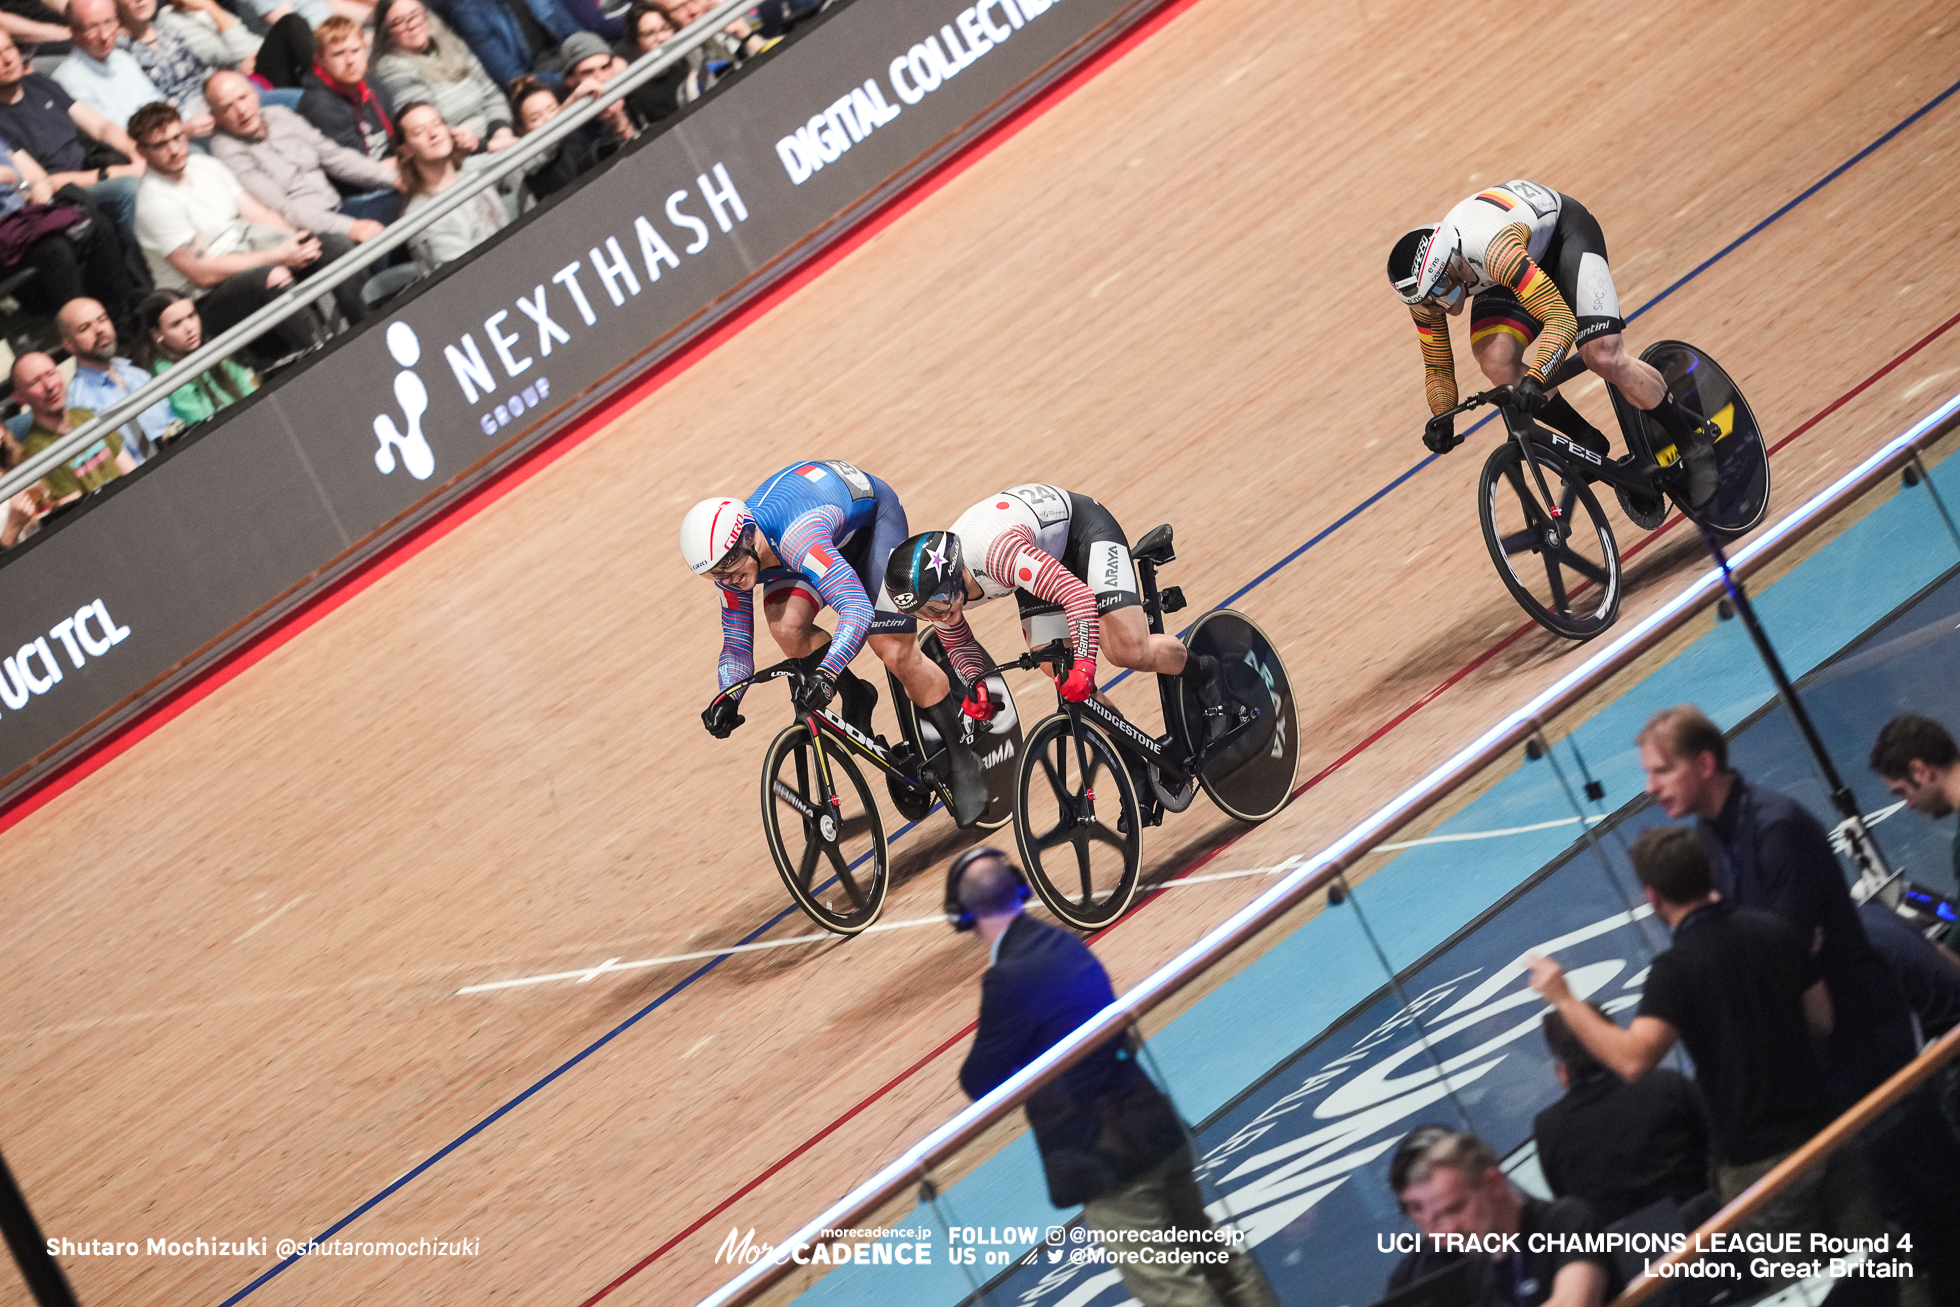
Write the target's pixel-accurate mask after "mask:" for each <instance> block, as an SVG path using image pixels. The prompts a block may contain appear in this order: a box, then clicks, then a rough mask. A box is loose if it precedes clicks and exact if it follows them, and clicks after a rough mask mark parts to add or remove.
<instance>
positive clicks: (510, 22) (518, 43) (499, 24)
mask: <svg viewBox="0 0 1960 1307" xmlns="http://www.w3.org/2000/svg"><path fill="white" fill-rule="evenodd" d="M429 4H430V7H431V8H433V9H434V10H435V11H436V13H437V14H439V15H440V16H441V18H442V20H443V21H444V22H445V23H447V24H449V27H450V29H451V30H452V31H454V32H455V33H456V35H458V36H460V37H462V38H463V40H464V42H465V43H467V44H468V45H469V47H470V49H471V50H472V51H474V52H475V54H476V57H477V58H478V59H479V60H480V61H482V64H483V69H484V71H485V72H487V73H489V74H490V78H491V80H492V81H494V82H496V84H497V85H499V86H510V85H512V84H513V83H515V82H516V81H517V79H518V78H520V77H523V76H524V75H525V74H527V73H546V74H553V73H556V72H558V71H559V69H560V68H562V67H563V65H562V64H561V63H560V62H559V60H558V46H559V44H560V43H561V42H562V41H564V39H565V38H566V37H568V36H570V35H572V33H574V32H579V31H583V30H584V27H583V25H582V24H581V23H580V22H579V21H578V19H576V18H574V17H573V16H572V15H571V13H570V12H569V11H567V10H566V8H565V6H564V5H563V4H561V3H560V2H559V0H429Z"/></svg>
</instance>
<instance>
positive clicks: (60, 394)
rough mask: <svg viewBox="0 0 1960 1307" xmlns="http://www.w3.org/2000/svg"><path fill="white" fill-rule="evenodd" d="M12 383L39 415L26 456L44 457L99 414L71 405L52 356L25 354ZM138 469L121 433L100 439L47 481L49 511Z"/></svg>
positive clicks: (25, 441)
mask: <svg viewBox="0 0 1960 1307" xmlns="http://www.w3.org/2000/svg"><path fill="white" fill-rule="evenodd" d="M11 379H12V381H13V385H14V398H15V399H16V400H18V401H19V403H20V406H21V407H22V408H24V409H26V410H28V411H29V412H30V413H32V414H33V415H34V424H33V425H32V426H30V427H29V428H28V429H27V434H26V435H25V436H23V437H21V441H20V449H21V453H22V455H23V456H25V457H30V458H31V457H33V456H34V455H35V454H38V453H40V452H41V451H42V450H44V449H46V448H47V447H48V446H49V445H52V444H53V443H54V442H55V441H57V440H59V439H61V438H62V437H63V436H66V435H69V434H70V433H72V432H73V431H75V430H76V428H78V427H80V426H81V425H82V424H83V423H85V422H87V421H88V420H89V419H90V418H92V417H94V416H95V414H94V412H93V411H91V410H89V409H85V408H70V407H69V406H68V383H67V382H65V381H63V380H62V378H61V369H60V368H58V367H56V366H55V362H54V360H53V359H51V358H49V357H48V356H47V355H46V354H41V353H28V354H23V355H21V356H20V358H19V359H18V360H16V361H15V363H14V367H13V372H12V374H11ZM135 470H136V460H135V458H133V457H132V456H131V455H130V453H129V451H128V450H126V449H124V448H123V438H122V435H121V434H120V433H119V432H114V431H111V432H108V433H106V434H102V435H98V436H97V437H96V438H95V439H94V441H92V442H91V443H90V444H89V446H88V447H87V448H86V449H83V450H81V451H80V452H78V453H77V454H76V455H75V456H74V457H73V458H71V459H69V460H68V462H67V463H65V464H63V465H62V466H60V467H57V468H55V469H54V470H53V471H51V472H49V473H48V474H47V475H46V476H44V477H42V478H41V488H42V501H43V502H44V504H45V506H46V507H47V508H48V509H54V508H59V507H60V506H61V505H63V504H66V503H70V502H72V501H74V500H77V499H80V498H81V497H82V496H83V495H85V494H87V493H88V492H89V491H91V490H97V489H100V488H101V487H103V486H105V485H107V484H109V482H111V481H114V480H115V479H116V478H117V477H119V476H121V475H122V474H123V473H125V472H133V471H135ZM7 543H9V544H11V543H12V541H8V542H7Z"/></svg>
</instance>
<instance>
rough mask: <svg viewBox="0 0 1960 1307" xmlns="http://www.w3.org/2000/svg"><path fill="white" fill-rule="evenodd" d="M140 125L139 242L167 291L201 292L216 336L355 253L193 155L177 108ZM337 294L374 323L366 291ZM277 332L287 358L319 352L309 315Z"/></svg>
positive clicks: (156, 111)
mask: <svg viewBox="0 0 1960 1307" xmlns="http://www.w3.org/2000/svg"><path fill="white" fill-rule="evenodd" d="M131 125H132V126H133V127H135V128H136V141H137V148H138V149H140V150H142V151H143V157H144V159H145V160H146V161H148V163H149V165H150V173H149V175H148V176H147V177H145V178H144V179H143V188H142V192H141V194H140V195H139V196H138V199H137V211H136V234H137V239H138V240H139V242H140V243H141V244H142V247H143V254H144V257H145V258H146V259H148V261H149V265H150V272H151V275H152V276H154V277H155V279H156V282H157V284H158V285H159V286H161V287H164V288H166V289H171V290H181V291H185V292H189V293H194V294H197V295H198V296H199V300H200V303H199V312H200V313H201V314H202V315H203V317H204V320H205V322H206V324H207V325H208V326H209V327H210V330H211V331H212V333H213V334H216V333H218V332H222V331H224V330H225V329H226V328H228V327H230V326H232V325H234V324H236V323H238V322H242V321H243V320H244V319H245V318H247V317H249V316H250V315H251V314H252V313H253V312H254V311H255V310H257V309H259V308H261V307H263V306H264V305H265V304H267V303H269V302H271V300H272V299H273V298H274V297H276V296H277V295H278V294H279V293H280V292H281V291H282V290H284V289H285V288H286V287H288V286H290V285H292V284H293V281H294V279H295V278H305V277H308V276H310V275H312V274H313V273H314V272H317V271H318V270H320V269H321V268H324V267H326V266H327V265H328V264H330V263H332V262H333V261H334V260H335V259H337V258H339V257H340V256H341V255H343V254H345V253H346V252H347V251H348V250H350V249H352V248H354V243H353V242H352V241H350V240H348V239H347V238H346V237H345V236H336V235H334V234H332V233H331V232H327V233H312V232H301V231H296V230H294V228H293V227H292V225H291V224H290V223H288V222H287V221H286V220H285V219H284V218H282V217H280V216H279V214H277V213H276V212H274V211H273V210H272V209H271V208H269V207H267V206H266V205H265V204H263V203H261V202H260V201H259V200H258V199H257V198H256V197H254V196H253V195H252V193H251V192H250V191H247V190H246V189H245V188H244V187H243V186H241V185H240V184H239V181H238V178H237V177H235V176H234V175H233V174H232V171H231V169H229V168H227V167H225V165H224V164H222V163H220V162H218V161H217V160H216V159H214V158H212V157H211V156H210V155H206V154H198V155H193V154H192V153H191V152H190V138H189V136H188V135H187V134H186V133H185V131H184V124H183V121H182V119H180V118H179V117H178V115H177V111H176V110H175V109H173V108H171V107H170V106H169V105H167V104H151V105H145V106H144V107H143V108H142V109H139V110H138V111H137V113H136V116H135V118H133V119H132V120H131ZM333 295H334V299H335V301H336V302H338V303H339V305H340V308H341V311H342V312H343V313H344V314H346V316H347V320H348V321H349V322H359V321H360V320H361V319H362V318H363V317H365V316H366V314H367V310H366V308H365V306H364V305H363V304H362V303H361V296H360V289H359V287H358V286H356V285H353V284H352V283H348V282H343V283H342V284H341V285H339V286H337V287H335V288H334V291H333ZM272 334H274V335H275V336H276V337H277V340H278V342H279V344H280V346H281V347H282V348H283V350H284V352H288V353H296V352H298V351H299V350H302V349H306V348H308V347H309V346H310V345H312V344H313V333H312V331H311V330H310V328H309V327H307V325H306V324H305V321H304V315H296V316H295V317H292V318H288V319H287V320H286V321H284V322H282V323H280V324H279V325H278V326H277V327H274V328H273V329H272Z"/></svg>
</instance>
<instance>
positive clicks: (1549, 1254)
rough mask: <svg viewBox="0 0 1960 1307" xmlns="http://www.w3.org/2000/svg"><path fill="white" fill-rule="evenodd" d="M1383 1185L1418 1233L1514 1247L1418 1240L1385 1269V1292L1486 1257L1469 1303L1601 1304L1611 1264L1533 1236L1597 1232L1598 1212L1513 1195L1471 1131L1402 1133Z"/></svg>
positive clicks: (1574, 1203)
mask: <svg viewBox="0 0 1960 1307" xmlns="http://www.w3.org/2000/svg"><path fill="white" fill-rule="evenodd" d="M1389 1184H1390V1186H1391V1187H1392V1188H1393V1189H1394V1191H1395V1199H1396V1202H1398V1203H1399V1204H1400V1205H1401V1207H1402V1210H1403V1212H1405V1213H1407V1215H1408V1217H1409V1219H1410V1220H1412V1221H1414V1222H1415V1223H1416V1228H1417V1229H1419V1230H1421V1231H1422V1232H1423V1233H1424V1234H1425V1235H1432V1236H1434V1235H1474V1236H1477V1237H1479V1238H1480V1239H1481V1238H1484V1237H1487V1236H1495V1238H1493V1239H1492V1240H1491V1243H1492V1246H1502V1245H1506V1244H1508V1243H1509V1242H1513V1241H1514V1242H1515V1243H1516V1244H1517V1245H1518V1250H1517V1251H1516V1252H1514V1253H1509V1254H1507V1255H1503V1256H1490V1257H1486V1256H1485V1255H1484V1254H1482V1253H1466V1252H1455V1251H1445V1250H1444V1249H1442V1248H1440V1247H1438V1246H1437V1245H1438V1244H1439V1243H1440V1242H1441V1241H1440V1240H1437V1239H1434V1238H1432V1239H1427V1240H1424V1241H1423V1246H1422V1248H1421V1249H1419V1250H1418V1251H1416V1252H1412V1253H1408V1254H1406V1255H1405V1256H1404V1257H1403V1258H1402V1260H1401V1261H1399V1262H1397V1263H1396V1264H1395V1269H1394V1270H1393V1271H1390V1272H1389V1275H1388V1292H1389V1293H1394V1292H1395V1291H1396V1290H1398V1289H1403V1288H1406V1287H1407V1286H1409V1285H1411V1284H1414V1283H1415V1282H1416V1281H1417V1280H1421V1279H1425V1278H1427V1277H1428V1276H1431V1275H1434V1274H1436V1273H1437V1272H1438V1271H1441V1270H1444V1269H1446V1268H1447V1267H1449V1266H1450V1265H1451V1264H1453V1263H1455V1262H1458V1261H1460V1260H1462V1259H1463V1258H1465V1257H1476V1258H1479V1259H1482V1260H1483V1261H1484V1263H1485V1264H1484V1265H1483V1266H1482V1267H1481V1268H1479V1271H1480V1273H1479V1274H1478V1276H1477V1280H1476V1282H1475V1285H1474V1288H1472V1289H1471V1291H1470V1292H1471V1300H1472V1302H1474V1303H1475V1304H1476V1307H1539V1305H1540V1304H1546V1303H1549V1304H1551V1307H1600V1304H1601V1303H1603V1302H1605V1301H1606V1294H1607V1291H1608V1289H1610V1288H1612V1287H1613V1270H1612V1262H1611V1260H1610V1259H1609V1258H1608V1257H1607V1256H1606V1255H1605V1254H1604V1253H1588V1252H1581V1251H1578V1250H1577V1249H1576V1248H1568V1245H1567V1243H1566V1241H1565V1240H1564V1239H1560V1240H1558V1241H1557V1246H1556V1247H1554V1246H1553V1241H1552V1240H1549V1239H1544V1238H1539V1239H1533V1238H1532V1236H1533V1235H1540V1236H1543V1235H1556V1236H1574V1235H1577V1236H1584V1235H1596V1234H1598V1233H1600V1231H1601V1229H1602V1226H1601V1225H1600V1221H1599V1214H1598V1213H1597V1212H1595V1211H1593V1209H1592V1207H1591V1206H1590V1205H1588V1204H1587V1203H1586V1202H1585V1201H1584V1200H1583V1199H1579V1198H1566V1197H1561V1198H1557V1199H1555V1200H1553V1201H1552V1202H1549V1203H1548V1202H1546V1201H1545V1200H1544V1199H1542V1198H1532V1197H1530V1196H1528V1195H1526V1194H1523V1193H1520V1192H1519V1191H1518V1189H1517V1188H1516V1187H1515V1186H1514V1185H1512V1183H1511V1181H1510V1179H1509V1177H1507V1176H1506V1175H1505V1174H1504V1171H1503V1168H1502V1167H1500V1166H1498V1164H1497V1153H1496V1150H1494V1149H1492V1148H1491V1146H1490V1145H1489V1144H1487V1143H1485V1142H1484V1141H1483V1140H1481V1139H1479V1138H1477V1136H1475V1135H1471V1134H1459V1133H1457V1132H1456V1131H1453V1130H1444V1129H1440V1128H1438V1127H1435V1126H1425V1127H1422V1128H1420V1129H1418V1130H1415V1131H1412V1132H1410V1135H1409V1137H1408V1138H1407V1139H1405V1140H1404V1141H1403V1144H1402V1147H1401V1148H1399V1149H1397V1150H1396V1155H1395V1158H1394V1160H1393V1162H1392V1163H1391V1164H1390V1166H1389ZM1513 1237H1515V1238H1514V1239H1513ZM1581 1242H1583V1240H1581V1239H1575V1240H1572V1243H1581Z"/></svg>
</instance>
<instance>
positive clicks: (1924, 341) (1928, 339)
mask: <svg viewBox="0 0 1960 1307" xmlns="http://www.w3.org/2000/svg"><path fill="white" fill-rule="evenodd" d="M1955 324H1960V313H1956V314H1954V315H1953V316H1952V317H1950V318H1948V319H1947V320H1946V321H1945V322H1942V323H1941V324H1940V325H1939V326H1937V327H1935V328H1933V329H1932V330H1931V331H1929V332H1927V333H1926V334H1925V335H1924V336H1921V337H1920V338H1919V341H1918V343H1916V344H1914V345H1913V346H1912V347H1911V348H1910V349H1908V350H1906V352H1905V353H1903V354H1901V355H1899V356H1898V357H1897V358H1895V359H1893V360H1892V361H1891V362H1890V363H1887V364H1886V365H1885V366H1884V367H1882V368H1880V369H1879V370H1878V371H1876V372H1874V373H1872V374H1871V375H1870V376H1869V377H1866V378H1865V379H1864V380H1863V381H1861V382H1859V383H1858V384H1857V385H1855V386H1853V387H1852V388H1851V389H1849V390H1847V391H1845V392H1844V393H1843V394H1842V395H1839V396H1838V397H1837V398H1836V399H1834V400H1832V401H1831V402H1830V403H1829V404H1827V405H1825V406H1824V407H1823V408H1821V409H1819V410H1817V412H1815V413H1813V414H1811V415H1810V417H1809V419H1808V420H1806V421H1805V422H1804V423H1803V424H1802V425H1801V426H1799V427H1798V428H1797V429H1796V430H1795V431H1792V432H1791V433H1790V434H1789V435H1787V436H1785V437H1783V439H1781V440H1779V441H1777V442H1776V443H1775V444H1774V445H1771V446H1770V447H1769V450H1768V453H1769V454H1774V453H1775V452H1776V451H1777V450H1779V449H1781V448H1783V447H1784V446H1785V445H1787V444H1789V443H1790V442H1791V441H1792V440H1795V439H1796V438H1797V437H1798V436H1801V435H1802V434H1803V433H1804V432H1806V431H1808V430H1810V429H1811V428H1812V427H1814V426H1816V425H1817V424H1818V423H1819V422H1822V421H1823V420H1824V419H1825V418H1827V417H1829V416H1830V415H1831V414H1833V413H1835V412H1837V411H1838V410H1839V409H1841V408H1843V407H1844V406H1845V405H1846V404H1849V403H1850V402H1851V401H1852V400H1854V399H1856V398H1858V396H1860V395H1862V394H1864V393H1865V392H1866V391H1867V390H1870V389H1871V388H1872V387H1873V386H1875V385H1877V384H1878V383H1879V382H1880V381H1882V380H1884V379H1885V377H1886V375H1887V374H1889V373H1890V372H1891V371H1892V370H1893V369H1894V368H1896V367H1898V366H1899V365H1900V364H1901V363H1904V362H1905V361H1906V360H1907V359H1909V358H1911V357H1912V356H1913V355H1915V354H1917V353H1918V352H1919V351H1920V350H1922V349H1925V348H1926V347H1927V346H1928V345H1930V344H1932V343H1933V342H1934V341H1936V340H1938V339H1939V338H1940V337H1941V336H1944V335H1945V334H1946V333H1947V332H1949V331H1951V330H1953V328H1954V326H1955ZM1687 520H1688V519H1687V518H1685V517H1683V516H1681V515H1680V514H1679V513H1676V514H1675V515H1674V516H1673V517H1670V518H1668V519H1667V521H1665V522H1663V523H1661V524H1660V525H1659V526H1657V527H1655V528H1654V529H1653V530H1652V531H1651V532H1649V533H1648V534H1647V535H1646V536H1645V537H1643V538H1642V539H1640V540H1637V541H1635V542H1634V546H1633V548H1631V549H1629V550H1627V551H1626V552H1625V553H1624V554H1621V555H1620V560H1621V561H1622V562H1624V561H1626V560H1627V559H1629V558H1632V557H1633V556H1634V555H1635V554H1637V553H1639V552H1640V551H1641V550H1643V549H1645V548H1646V547H1647V546H1648V545H1650V544H1652V543H1654V540H1655V538H1656V537H1657V536H1659V535H1660V534H1661V532H1663V531H1671V530H1673V529H1674V528H1675V527H1677V526H1679V525H1680V524H1681V523H1683V522H1685V521H1687Z"/></svg>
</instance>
